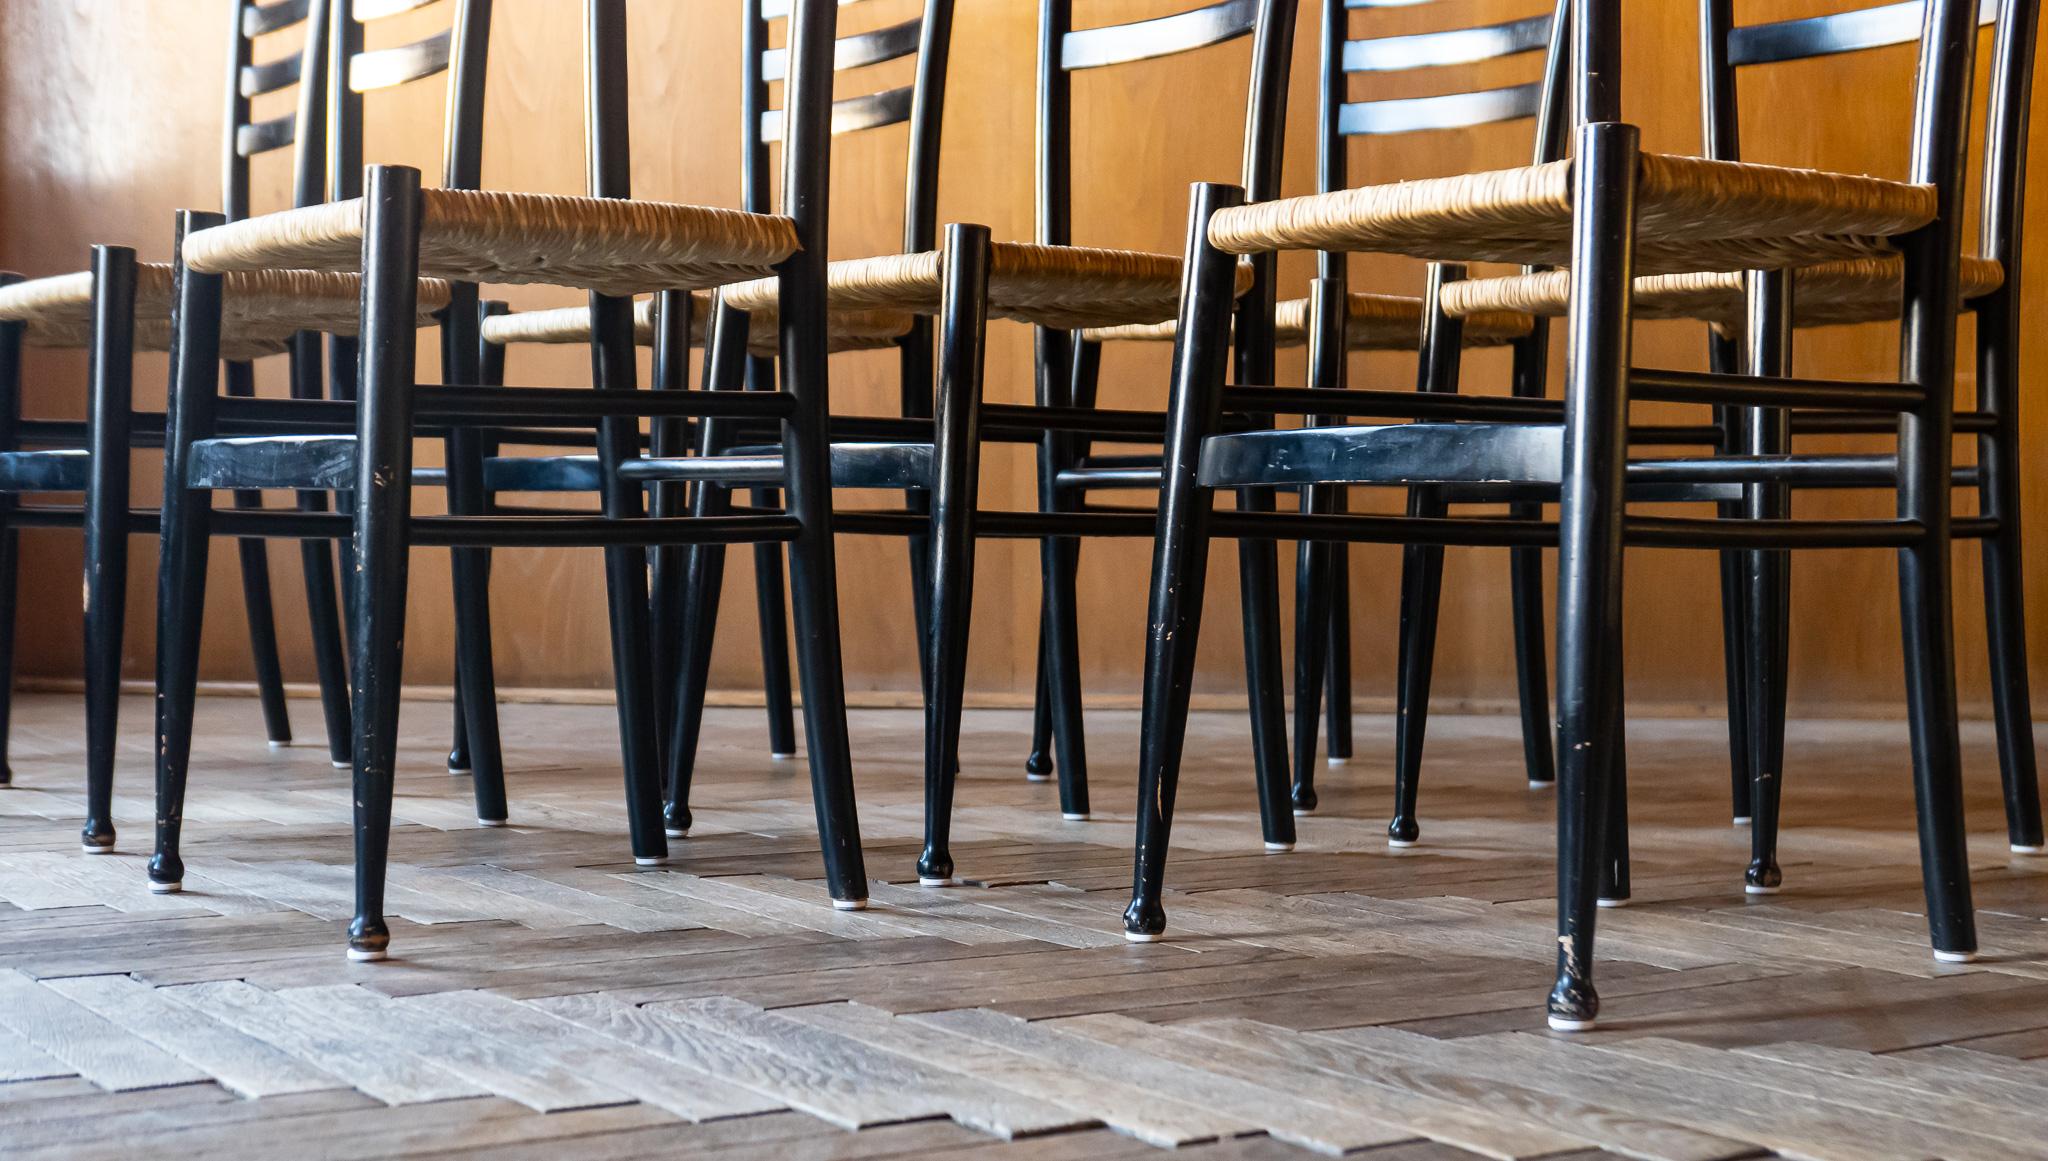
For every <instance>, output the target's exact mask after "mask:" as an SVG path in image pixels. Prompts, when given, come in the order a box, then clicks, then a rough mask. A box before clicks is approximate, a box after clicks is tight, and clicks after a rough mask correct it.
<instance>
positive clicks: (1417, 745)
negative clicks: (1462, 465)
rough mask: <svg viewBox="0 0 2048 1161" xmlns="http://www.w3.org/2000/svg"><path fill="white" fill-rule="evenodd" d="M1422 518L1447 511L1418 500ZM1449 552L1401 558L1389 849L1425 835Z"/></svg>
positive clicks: (1420, 549) (1414, 547) (1420, 548)
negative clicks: (1426, 747)
mask: <svg viewBox="0 0 2048 1161" xmlns="http://www.w3.org/2000/svg"><path fill="white" fill-rule="evenodd" d="M1410 510H1411V511H1412V512H1414V513H1415V514H1416V515H1440V514H1441V511H1442V505H1441V504H1437V505H1433V506H1432V505H1430V504H1429V503H1428V502H1427V501H1426V500H1424V499H1423V498H1421V497H1419V496H1418V497H1417V498H1416V500H1415V501H1414V502H1413V503H1411V505H1410ZM1443 585H1444V550H1443V548H1442V546H1440V545H1434V544H1411V545H1409V546H1407V547H1406V548H1405V549H1403V550H1402V553H1401V639H1400V644H1399V647H1398V651H1397V661H1396V663H1395V665H1396V669H1397V671H1398V673H1399V685H1398V689H1397V693H1396V701H1397V703H1398V704H1397V706H1396V709H1395V715H1394V817H1393V818H1391V819H1389V820H1388V822H1387V845H1388V846H1390V847H1412V846H1414V845H1415V843H1416V840H1417V839H1418V838H1419V837H1420V835H1421V828H1420V826H1419V825H1418V824H1417V823H1416V821H1415V800H1416V795H1417V790H1418V785H1419V783H1420V781H1421V777H1422V744H1423V739H1424V737H1425V735H1426V734H1427V732H1428V729H1429V687H1430V680H1431V678H1432V677H1433V676H1434V673H1435V669H1436V625H1437V611H1438V609H1439V608H1441V606H1442V602H1443Z"/></svg>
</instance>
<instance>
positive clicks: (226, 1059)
mask: <svg viewBox="0 0 2048 1161" xmlns="http://www.w3.org/2000/svg"><path fill="white" fill-rule="evenodd" d="M44 986H45V987H48V988H49V989H50V990H51V991H54V992H56V993H57V994H58V995H61V996H63V997H64V998H66V999H68V1000H70V1001H72V1002H73V1003H75V1004H78V1005H79V1006H81V1007H84V1008H90V1009H91V1010H92V1011H94V1012H97V1013H98V1014H99V1015H100V1016H102V1017H104V1018H105V1019H106V1020H107V1021H108V1022H110V1023H113V1024H115V1025H118V1026H119V1027H120V1028H122V1029H123V1030H124V1031H127V1032H129V1033H132V1034H133V1035H136V1036H140V1037H142V1038H143V1039H145V1040H147V1041H149V1042H150V1043H152V1044H155V1045H156V1046H157V1047H159V1048H161V1049H163V1050H164V1051H165V1052H168V1053H170V1054H171V1055H173V1056H175V1057H178V1058H179V1059H181V1060H183V1061H185V1062H186V1063H188V1064H190V1065H192V1066H193V1067H194V1068H197V1069H199V1070H200V1071H201V1072H202V1073H204V1074H205V1075H207V1076H209V1077H211V1078H212V1079H213V1080H215V1081H216V1082H218V1083H219V1084H221V1085H222V1086H224V1087H226V1088H228V1089H230V1090H232V1091H234V1092H237V1093H240V1094H241V1095H243V1096H246V1097H269V1096H283V1095H285V1094H288V1093H300V1092H317V1091H320V1090H323V1089H332V1088H345V1087H347V1086H346V1085H345V1084H344V1083H343V1082H342V1081H341V1080H339V1079H337V1078H336V1077H335V1076H334V1075H333V1074H331V1073H328V1072H325V1071H323V1070H321V1069H319V1068H315V1067H314V1066H313V1065H311V1064H308V1063H306V1062H305V1061H303V1060H300V1059H298V1058H297V1057H295V1056H292V1055H290V1054H288V1053H285V1052H281V1051H279V1050H278V1049H277V1048H275V1047H272V1046H271V1045H269V1044H266V1043H264V1042H263V1041H261V1040H258V1039H256V1038H255V1037H253V1036H247V1035H244V1034H243V1033H241V1032H237V1031H236V1030H234V1029H233V1028H230V1027H228V1026H227V1025H225V1024H221V1023H219V1022H218V1021H215V1020H210V1019H208V1018H206V1017H205V1016H203V1015H201V1014H199V1013H198V1012H196V1011H194V1010H192V1009H191V1008H190V1007H187V1006H185V1005H183V1004H178V1003H175V1002H173V1001H171V1000H170V999H168V998H166V997H165V996H164V995H163V994H162V993H160V992H159V991H157V990H156V989H155V988H152V987H150V986H149V985H148V984H144V983H139V982H137V981H136V980H134V979H133V978H131V977H129V976H74V977H71V978H68V979H56V980H48V981H46V982H45V984H44Z"/></svg>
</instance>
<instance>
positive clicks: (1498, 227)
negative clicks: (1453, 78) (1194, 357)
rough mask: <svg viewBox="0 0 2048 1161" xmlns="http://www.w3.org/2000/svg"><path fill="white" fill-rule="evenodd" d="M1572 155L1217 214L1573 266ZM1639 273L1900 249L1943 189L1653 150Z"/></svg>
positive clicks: (1227, 244) (1238, 249) (1306, 245)
mask: <svg viewBox="0 0 2048 1161" xmlns="http://www.w3.org/2000/svg"><path fill="white" fill-rule="evenodd" d="M1571 167H1572V163H1571V162H1570V161H1556V162H1550V163H1548V164H1545V165H1534V166H1527V167H1523V168H1520V169H1506V170H1496V171H1493V172H1490V173H1475V174H1467V175H1464V176H1460V177H1449V178H1435V179H1430V180H1426V181H1410V182H1401V183H1399V184H1396V185H1383V186H1368V187H1365V188H1362V189H1353V190H1343V191H1340V192H1337V193H1331V194H1316V195H1311V196H1308V197H1298V198H1286V199H1282V200H1279V201H1271V202H1260V203H1258V204H1256V205H1249V206H1239V207H1236V208H1233V209H1228V210H1223V211H1220V212H1218V213H1217V215H1216V216H1215V218H1214V219H1212V220H1211V222H1210V225H1209V239H1210V241H1211V242H1213V243H1214V244H1215V245H1216V246H1217V247H1219V248H1221V249H1223V250H1226V251H1228V252H1230V253H1233V254H1250V253H1255V252H1258V251H1263V250H1282V249H1295V250H1316V249H1325V250H1353V251H1370V252H1378V253H1393V254H1409V255H1413V256H1415V257H1418V258H1432V259H1438V260H1444V261H1459V262H1477V261H1490V262H1516V263H1527V264H1530V265H1542V266H1559V265H1563V264H1564V263H1565V261H1566V260H1567V258H1568V257H1569V251H1570V245H1571ZM1637 207H1638V226H1637V232H1636V237H1637V243H1636V269H1637V270H1638V271H1640V272H1642V273H1644V274H1667V273H1686V272H1692V271H1701V270H1707V271H1719V270H1765V269H1780V268H1784V267H1790V266H1807V265H1812V264H1815V263H1819V262H1831V261H1837V260H1843V259H1852V258H1867V257H1877V256H1881V255H1883V254H1886V253H1888V252H1890V249H1891V247H1890V245H1889V243H1888V242H1887V241H1886V239H1888V238H1891V237H1894V236H1896V235H1898V234H1902V233H1906V232H1908V231H1910V230H1913V229H1915V228H1917V227H1919V226H1922V225H1925V224H1926V223H1928V222H1929V221H1931V220H1933V217H1934V208H1935V207H1934V189H1933V187H1931V186H1920V185H1909V184H1906V183H1903V182H1895V181H1884V180H1882V179H1879V178H1873V177H1855V176H1849V175H1844V174H1834V173H1825V172H1821V171H1819V170H1810V169H1786V168H1782V167H1779V166H1771V165H1751V164H1747V163H1742V162H1729V161H1709V160H1706V159H1704V158H1697V157H1676V156H1671V155H1667V154H1654V153H1651V154H1644V155H1643V157H1642V166H1641V170H1640V173H1639V175H1638V183H1637Z"/></svg>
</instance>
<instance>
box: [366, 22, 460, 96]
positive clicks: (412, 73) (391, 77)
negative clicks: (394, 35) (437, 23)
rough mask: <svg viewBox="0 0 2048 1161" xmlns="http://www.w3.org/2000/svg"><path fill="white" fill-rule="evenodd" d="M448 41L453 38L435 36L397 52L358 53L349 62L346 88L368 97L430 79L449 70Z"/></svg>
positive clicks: (450, 35)
mask: <svg viewBox="0 0 2048 1161" xmlns="http://www.w3.org/2000/svg"><path fill="white" fill-rule="evenodd" d="M451 39H452V34H450V33H448V32H438V33H435V34H434V35H433V36H430V37H428V38H427V39H425V40H421V41H416V42H414V43H412V44H406V45H400V46H399V47H397V48H380V49H378V50H376V51H375V52H359V53H357V54H356V55H355V57H354V59H352V60H351V61H350V62H349V67H348V87H349V88H350V89H352V90H354V91H355V92H358V93H368V92H373V91H375V90H377V89H388V88H391V87H392V86H394V85H402V84H405V83H406V82H407V81H416V80H419V79H420V78H421V77H430V76H433V75H434V74H435V73H438V72H440V71H442V70H443V69H446V68H447V67H448V54H449V47H450V44H451Z"/></svg>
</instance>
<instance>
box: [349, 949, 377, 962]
mask: <svg viewBox="0 0 2048 1161" xmlns="http://www.w3.org/2000/svg"><path fill="white" fill-rule="evenodd" d="M383 958H384V953H383V952H381V951H364V950H363V949H361V948H357V947H351V948H349V949H348V961H349V962H350V963H376V962H377V961H378V960H381V959H383Z"/></svg>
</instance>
